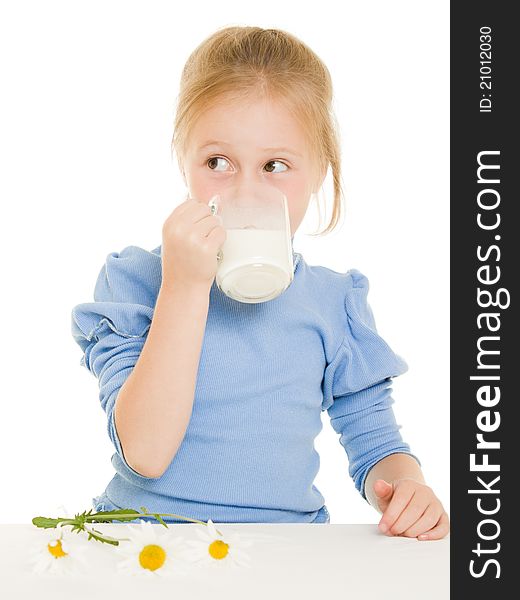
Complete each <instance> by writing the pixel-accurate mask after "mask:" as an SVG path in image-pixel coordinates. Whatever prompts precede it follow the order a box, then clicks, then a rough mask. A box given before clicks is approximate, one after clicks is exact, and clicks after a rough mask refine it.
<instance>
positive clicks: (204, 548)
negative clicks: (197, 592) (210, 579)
mask: <svg viewBox="0 0 520 600" xmlns="http://www.w3.org/2000/svg"><path fill="white" fill-rule="evenodd" d="M195 533H196V534H197V536H198V537H199V540H188V541H187V543H188V544H189V545H190V546H191V551H190V552H189V557H190V559H191V560H192V561H193V562H194V563H197V564H201V563H202V564H204V565H211V566H212V565H215V566H216V565H218V568H223V565H225V566H226V567H230V566H232V567H250V566H251V565H250V563H249V561H250V559H251V557H250V556H249V554H248V553H247V552H246V551H245V550H244V548H248V547H250V546H251V545H252V544H253V542H252V541H251V540H244V539H243V538H242V537H241V536H240V534H239V533H236V532H235V533H231V534H229V535H225V536H224V535H221V534H219V532H217V530H216V529H215V525H214V524H213V521H212V520H211V519H209V520H208V524H207V525H205V526H204V527H202V530H201V527H197V528H196V529H195Z"/></svg>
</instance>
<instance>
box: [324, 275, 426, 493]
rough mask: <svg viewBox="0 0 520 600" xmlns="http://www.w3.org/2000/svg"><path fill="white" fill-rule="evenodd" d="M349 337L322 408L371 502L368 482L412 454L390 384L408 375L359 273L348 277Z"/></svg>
mask: <svg viewBox="0 0 520 600" xmlns="http://www.w3.org/2000/svg"><path fill="white" fill-rule="evenodd" d="M345 280H346V294H345V312H346V327H345V334H344V337H343V340H342V342H341V345H340V347H339V349H338V350H337V352H336V354H335V356H334V358H333V360H332V361H331V362H330V363H329V364H328V365H327V367H326V369H325V373H324V380H323V406H322V410H327V412H328V414H329V416H330V419H331V424H332V427H333V428H334V430H335V431H336V433H338V434H340V439H339V441H340V443H341V445H342V446H343V447H344V449H345V451H346V453H347V456H348V461H349V474H350V476H351V477H352V479H353V481H354V484H355V486H356V489H357V490H358V491H359V492H360V493H361V495H362V497H363V498H364V499H365V500H367V498H366V494H365V480H366V477H367V475H368V472H369V471H370V469H371V468H372V467H373V466H374V465H375V464H376V463H377V462H379V461H380V460H381V459H383V458H384V457H385V456H388V455H390V454H395V453H405V454H410V455H411V456H413V458H415V460H417V462H418V463H419V465H420V464H421V463H420V461H419V459H418V458H417V457H416V456H415V455H414V454H412V453H411V451H410V447H409V445H408V444H407V443H405V442H404V441H403V439H402V437H401V434H400V432H399V429H400V428H401V425H398V424H397V423H396V420H395V415H394V411H393V409H392V404H393V403H394V400H393V398H392V396H391V393H392V388H391V387H390V386H391V380H392V378H393V377H396V376H398V375H401V374H402V373H405V372H406V371H407V370H408V366H407V364H406V363H405V361H404V360H403V359H402V358H401V357H400V356H398V355H397V354H395V352H393V350H392V349H391V348H390V346H389V345H388V344H387V343H386V342H385V341H384V340H383V338H382V337H381V336H380V335H379V334H378V333H377V330H376V325H375V321H374V316H373V314H372V310H371V308H370V305H369V304H368V301H367V295H368V290H369V283H368V279H367V278H366V277H365V276H364V275H363V274H362V273H360V272H359V271H357V270H356V269H351V270H350V271H348V272H347V273H346V274H345Z"/></svg>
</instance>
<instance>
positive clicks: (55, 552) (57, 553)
mask: <svg viewBox="0 0 520 600" xmlns="http://www.w3.org/2000/svg"><path fill="white" fill-rule="evenodd" d="M47 548H48V549H49V552H50V553H51V554H52V556H54V558H63V557H64V556H67V553H66V552H64V550H63V548H62V547H61V540H56V543H55V545H54V546H51V545H50V544H47Z"/></svg>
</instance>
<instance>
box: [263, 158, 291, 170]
mask: <svg viewBox="0 0 520 600" xmlns="http://www.w3.org/2000/svg"><path fill="white" fill-rule="evenodd" d="M275 163H278V164H279V165H281V166H282V167H284V169H283V170H281V171H275V170H274V169H275V167H273V166H272V165H274V164H275ZM265 170H266V171H268V172H269V173H283V172H284V171H287V165H285V164H284V163H283V162H281V161H279V160H270V161H269V162H268V163H266V165H265Z"/></svg>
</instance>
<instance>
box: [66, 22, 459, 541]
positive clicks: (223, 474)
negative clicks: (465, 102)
mask: <svg viewBox="0 0 520 600" xmlns="http://www.w3.org/2000/svg"><path fill="white" fill-rule="evenodd" d="M331 99H332V86H331V81H330V75H329V72H328V70H327V68H326V67H325V65H324V64H323V63H322V62H321V60H320V59H319V58H318V56H316V54H315V53H314V52H313V51H312V50H310V49H309V48H308V47H307V46H306V45H305V44H303V43H302V42H301V41H300V40H298V39H297V38H295V37H294V36H292V35H290V34H288V33H286V32H283V31H279V30H275V29H262V28H259V27H228V28H225V29H222V30H219V31H217V32H216V33H215V34H214V35H212V36H210V37H209V38H208V39H206V40H205V41H204V42H203V43H202V44H200V45H199V46H198V47H197V48H196V49H195V51H194V52H193V53H192V54H191V56H190V57H189V59H188V61H187V63H186V65H185V67H184V70H183V73H182V79H181V86H180V94H179V98H178V106H177V114H176V120H175V127H174V137H173V149H174V150H175V152H176V155H177V159H178V164H179V168H180V170H181V173H182V175H183V178H184V181H185V183H186V185H187V188H188V189H189V197H188V198H187V199H186V200H185V201H184V202H182V203H181V204H180V205H178V206H177V207H176V208H175V209H174V210H173V212H172V213H171V214H170V215H169V216H168V218H167V219H166V221H165V223H164V225H163V228H162V245H161V246H158V247H157V248H155V249H153V250H151V251H147V250H144V249H142V248H139V247H137V246H128V247H126V248H124V249H123V250H122V251H121V252H119V253H118V252H112V253H110V254H109V255H108V256H107V259H106V262H105V264H104V265H103V267H102V269H101V272H100V273H99V276H98V279H97V282H96V285H95V290H94V302H88V303H83V304H79V305H77V306H76V307H74V309H73V311H72V334H73V336H74V339H75V340H76V342H77V343H78V344H79V345H80V347H81V349H82V350H83V357H82V359H81V364H82V365H84V366H85V367H86V368H87V369H89V370H90V371H91V372H92V373H93V374H94V375H95V376H96V377H97V378H98V380H99V388H100V394H99V398H100V401H101V406H102V407H103V409H104V410H105V412H106V415H107V418H108V434H109V436H110V438H111V440H112V442H113V443H114V447H115V450H116V452H115V453H114V454H113V456H112V464H113V466H114V468H115V471H116V474H115V475H114V477H113V479H112V480H111V481H110V483H109V484H108V486H107V488H106V490H105V491H104V492H103V493H102V494H101V496H99V497H97V498H94V499H93V503H94V508H95V509H96V510H112V509H115V508H118V507H123V508H129V507H134V508H137V509H140V507H141V506H145V507H146V508H147V509H148V510H149V511H151V512H161V513H172V514H175V515H183V516H187V517H190V518H196V519H200V520H204V521H207V520H208V519H212V520H213V521H214V522H266V523H269V522H273V523H274V522H301V523H328V522H330V518H329V514H328V511H327V508H326V506H325V502H324V498H323V496H322V495H321V493H320V492H319V490H318V489H317V488H316V487H315V486H314V485H313V481H314V479H315V477H316V474H317V472H318V469H319V456H318V454H317V452H316V451H315V449H314V446H313V441H314V439H315V437H316V436H317V435H318V433H319V432H320V430H321V427H322V424H321V416H320V415H321V411H324V410H327V411H328V414H329V416H330V418H331V422H332V426H333V427H334V430H335V431H336V432H337V433H338V434H340V436H341V437H340V443H341V444H342V446H343V447H344V449H345V450H346V452H347V454H348V458H349V474H350V476H351V477H352V479H353V481H354V483H355V486H356V488H357V489H358V490H359V492H360V493H361V495H362V497H363V498H364V499H365V500H367V501H368V502H369V503H370V504H371V505H372V506H373V507H374V508H375V509H376V510H378V511H379V512H380V513H382V518H381V521H380V524H379V527H380V529H381V531H383V532H384V533H387V535H404V536H407V537H418V538H419V539H438V538H441V537H444V536H445V535H446V534H447V533H448V530H449V522H448V517H447V514H446V512H445V511H444V509H443V506H442V504H441V502H440V501H439V499H438V498H437V497H436V496H435V494H434V493H433V491H432V489H431V488H430V487H428V486H427V485H426V483H425V480H424V478H423V475H422V472H421V469H420V466H419V465H420V463H419V460H418V459H417V458H416V457H415V456H414V455H413V454H412V453H411V451H410V447H409V446H408V444H406V443H405V442H404V441H403V440H402V438H401V435H400V433H399V427H400V426H398V425H397V424H396V421H395V417H394V414H393V410H392V406H391V405H392V403H393V399H392V397H391V387H390V385H391V379H392V377H395V376H397V375H400V374H401V373H403V372H405V371H406V369H407V366H406V363H405V362H404V361H403V360H402V359H401V358H400V357H399V356H398V355H397V354H395V353H394V352H393V351H392V350H391V349H390V347H389V346H388V345H387V344H386V342H385V341H384V340H383V339H382V338H381V337H380V336H379V335H378V333H377V331H376V327H375V323H374V318H373V316H372V312H371V309H370V307H369V305H368V303H367V293H368V281H367V278H366V277H365V276H364V275H362V274H361V273H360V272H359V271H357V270H354V269H351V270H349V271H348V272H346V273H337V272H335V271H333V270H331V269H328V268H326V267H320V266H309V265H308V264H307V263H306V262H305V260H304V258H303V256H301V254H298V253H296V252H294V251H293V252H292V257H293V265H294V279H293V281H292V283H291V284H290V286H289V287H288V288H287V289H286V290H285V291H284V292H283V293H282V294H281V295H279V296H278V297H276V298H274V299H272V300H270V301H267V302H262V303H256V304H248V303H242V302H238V301H236V300H233V299H231V298H229V297H228V296H226V295H225V294H223V293H222V292H221V291H220V290H219V288H218V287H217V286H216V284H215V282H214V277H215V274H216V271H217V267H218V260H217V254H218V252H219V250H220V248H221V246H222V244H223V243H224V241H225V240H226V231H225V229H224V228H223V227H222V222H221V220H220V218H219V216H218V215H214V214H213V213H212V211H211V208H210V207H209V206H208V200H209V199H210V198H211V197H212V196H213V195H214V194H217V193H218V192H219V190H223V189H224V188H225V187H227V186H229V185H231V184H233V185H239V186H241V187H243V188H245V189H247V187H248V186H251V185H254V184H256V183H267V184H270V185H271V186H274V187H276V188H278V189H279V190H280V191H281V192H283V193H284V194H285V196H286V197H287V201H288V208H289V217H290V228H291V236H292V239H293V238H294V233H295V232H296V231H297V229H298V227H299V225H300V223H301V222H302V220H303V217H304V215H305V213H306V210H307V206H308V203H309V199H310V197H311V195H312V194H315V193H317V192H318V191H319V189H320V188H321V185H322V183H323V180H324V178H325V175H326V173H327V171H328V168H329V167H330V169H331V171H332V177H333V183H334V206H333V211H332V220H331V223H329V226H328V228H327V230H326V231H329V230H332V229H334V227H335V226H336V225H337V223H338V220H339V215H340V206H341V185H340V158H339V157H340V150H339V147H338V139H337V134H336V131H335V128H334V116H333V114H332V110H331ZM169 521H170V522H181V523H182V522H185V521H182V520H175V519H173V518H169Z"/></svg>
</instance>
